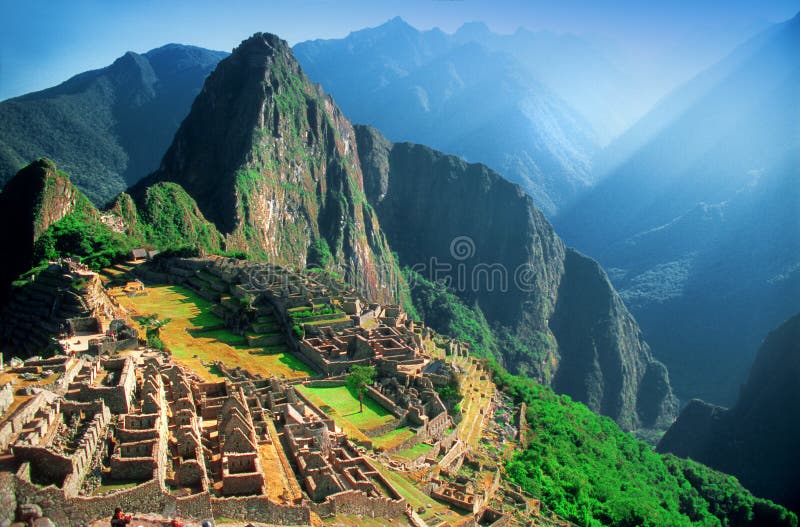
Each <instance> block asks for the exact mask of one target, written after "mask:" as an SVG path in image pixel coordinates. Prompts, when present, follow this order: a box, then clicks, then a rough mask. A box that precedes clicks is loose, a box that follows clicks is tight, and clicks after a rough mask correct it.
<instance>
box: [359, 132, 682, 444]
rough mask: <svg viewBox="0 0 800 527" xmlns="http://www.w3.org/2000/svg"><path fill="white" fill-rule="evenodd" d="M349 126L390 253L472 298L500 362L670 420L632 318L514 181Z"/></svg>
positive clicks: (618, 407)
mask: <svg viewBox="0 0 800 527" xmlns="http://www.w3.org/2000/svg"><path fill="white" fill-rule="evenodd" d="M356 135H357V138H358V151H359V154H360V156H361V164H362V168H363V170H364V175H365V189H366V194H367V198H368V199H369V201H370V203H371V204H372V206H373V207H374V208H375V210H376V211H377V214H378V217H379V219H380V221H381V225H382V226H383V229H384V231H385V232H386V235H387V237H388V239H389V242H390V244H391V246H392V249H393V250H395V251H397V254H398V255H399V257H400V261H401V263H402V264H403V265H407V266H410V267H412V268H414V269H415V270H416V271H417V272H418V273H420V274H422V275H423V276H425V277H426V278H429V279H432V280H437V279H444V280H447V281H449V284H450V287H451V289H452V290H454V291H455V292H456V294H458V296H459V297H461V298H462V299H464V300H465V301H466V302H467V303H477V304H478V305H479V307H480V308H481V310H482V311H483V312H484V313H485V314H486V318H487V320H488V321H489V322H490V324H492V325H493V326H494V328H495V333H496V334H497V335H498V337H499V338H500V340H501V341H502V344H501V346H500V348H501V350H502V351H501V354H502V359H503V361H504V362H505V365H506V367H507V368H509V369H510V370H511V371H513V372H515V373H522V374H526V375H529V376H532V377H535V378H538V379H539V380H540V381H542V382H545V383H549V384H552V386H553V387H554V388H555V389H557V390H559V391H560V392H561V393H566V394H568V395H570V396H572V397H573V398H575V399H577V400H579V401H581V402H584V403H586V404H587V405H588V406H589V407H591V408H592V409H593V410H595V411H597V412H601V413H604V414H606V415H609V416H611V417H613V418H614V419H615V420H616V421H617V422H618V423H619V424H620V425H621V426H622V427H623V428H626V429H636V428H639V427H659V426H661V427H663V426H666V425H668V424H669V422H671V419H672V418H673V417H674V415H675V412H676V403H675V399H674V397H673V395H672V391H671V388H670V385H669V379H668V375H667V371H666V368H665V367H664V366H663V365H662V364H661V363H659V362H658V361H656V360H655V359H654V358H653V356H652V354H651V353H650V349H649V348H648V346H647V344H646V343H645V342H644V340H643V339H642V337H641V333H640V331H639V328H638V326H637V324H636V321H635V320H634V319H633V317H632V316H631V315H630V313H628V311H627V309H626V308H625V306H624V304H623V302H622V301H621V299H620V298H619V296H618V295H617V293H616V292H615V291H614V288H613V287H612V286H611V284H610V282H609V281H608V278H607V277H606V275H605V273H604V272H603V271H602V269H601V268H600V267H599V266H598V265H597V263H596V262H594V261H592V260H590V259H589V258H586V257H585V256H583V255H581V254H579V253H577V252H575V251H573V250H571V249H568V248H566V247H565V246H564V244H563V242H562V241H561V239H560V238H559V237H558V236H557V235H556V233H555V232H554V231H553V228H552V227H551V226H550V224H549V223H548V222H547V220H546V219H545V218H544V216H543V215H542V213H541V212H540V211H539V210H538V209H537V208H536V207H535V206H534V205H533V203H532V201H531V199H530V197H528V196H527V195H526V194H525V193H524V192H523V191H522V189H521V188H520V187H519V186H517V185H513V184H511V183H509V182H508V181H506V180H504V179H503V178H502V177H500V176H499V175H498V174H497V173H495V172H493V171H492V170H490V169H488V168H487V167H485V166H483V165H478V164H468V163H466V162H465V161H463V160H461V159H458V158H456V157H454V156H448V155H445V154H442V153H440V152H436V151H434V150H431V149H429V148H427V147H424V146H419V145H413V144H407V143H403V144H399V143H398V144H393V143H391V142H390V141H388V140H386V139H385V138H384V137H382V136H381V135H380V134H379V133H378V132H377V131H376V130H374V129H372V128H368V127H360V126H359V127H356Z"/></svg>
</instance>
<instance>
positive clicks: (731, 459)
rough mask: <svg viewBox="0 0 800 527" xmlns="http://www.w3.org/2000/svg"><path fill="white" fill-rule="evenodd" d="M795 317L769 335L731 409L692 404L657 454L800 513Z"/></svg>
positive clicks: (799, 328)
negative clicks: (716, 473) (685, 461)
mask: <svg viewBox="0 0 800 527" xmlns="http://www.w3.org/2000/svg"><path fill="white" fill-rule="evenodd" d="M798 381H800V315H795V316H794V317H792V318H790V319H789V320H787V321H786V322H784V323H783V324H782V325H781V326H780V327H779V328H778V329H776V330H774V331H772V332H771V333H770V334H769V335H767V338H766V339H765V340H764V343H763V344H762V345H761V348H760V349H759V351H758V355H757V356H756V360H755V362H754V363H753V367H752V369H751V370H750V376H749V378H748V380H747V383H746V384H745V385H744V386H743V387H742V390H741V393H740V395H739V400H738V401H737V403H736V405H735V406H733V407H732V408H731V409H729V410H728V409H725V408H721V407H719V406H713V405H710V404H708V403H705V402H703V401H700V400H694V401H692V402H691V403H689V405H688V406H687V407H686V408H685V409H684V410H683V412H681V415H680V417H679V418H678V420H677V421H675V423H674V424H673V425H672V426H671V427H670V429H669V430H668V431H667V433H666V434H664V437H663V438H662V439H661V442H660V443H659V445H658V450H659V451H661V452H672V453H674V454H676V455H679V456H682V457H691V458H692V459H695V460H697V461H700V462H702V463H705V464H707V465H710V466H712V467H714V468H716V469H719V470H721V471H723V472H727V473H729V474H733V475H735V476H736V477H737V478H739V480H740V481H741V482H742V484H743V485H745V486H746V487H747V488H748V489H750V490H752V492H753V493H754V494H756V495H758V496H763V497H765V498H770V499H772V500H775V501H777V502H780V503H782V504H784V505H786V506H787V507H789V508H790V509H793V510H795V511H798V510H800V480H798V478H797V475H798V474H800V453H799V452H798V450H797V442H798V439H800V424H798V421H797V415H798V414H799V413H800V394H799V393H798V391H797V386H798Z"/></svg>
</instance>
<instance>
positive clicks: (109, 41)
mask: <svg viewBox="0 0 800 527" xmlns="http://www.w3.org/2000/svg"><path fill="white" fill-rule="evenodd" d="M798 11H800V0H668V1H663V2H658V3H657V5H656V2H653V1H650V0H618V1H611V0H541V1H540V0H529V1H524V0H494V1H487V0H405V1H395V0H364V1H347V0H293V1H292V0H250V1H244V0H240V1H236V0H231V1H227V2H224V3H223V2H211V1H208V0H179V1H164V0H162V1H155V0H141V1H134V0H127V1H116V0H102V1H101V0H93V1H81V0H72V1H59V0H47V1H38V0H23V1H16V2H12V1H10V0H0V100H3V99H6V98H8V97H13V96H16V95H21V94H23V93H27V92H30V91H34V90H39V89H43V88H46V87H49V86H53V85H55V84H58V83H59V82H62V81H64V80H66V79H67V78H69V77H70V76H72V75H74V74H76V73H80V72H82V71H85V70H88V69H95V68H100V67H103V66H106V65H108V64H110V63H111V62H113V61H114V59H115V58H117V57H119V56H120V55H122V54H123V53H124V52H125V51H136V52H144V51H147V50H150V49H152V48H155V47H159V46H161V45H163V44H166V43H169V42H178V43H182V44H194V45H198V46H203V47H207V48H213V49H221V50H227V51H230V50H231V49H232V48H233V47H234V46H236V44H238V43H239V42H240V41H241V40H243V39H244V38H246V37H247V36H249V35H251V34H253V33H255V32H257V31H269V32H272V33H276V34H278V35H280V36H281V37H283V38H284V39H286V40H288V41H289V42H290V43H291V44H294V43H296V42H300V41H302V40H307V39H313V38H332V37H343V36H345V35H347V34H348V33H349V32H350V31H352V30H356V29H361V28H364V27H372V26H377V25H380V24H381V23H383V22H385V21H386V20H387V19H389V18H392V17H394V16H398V15H399V16H402V17H403V18H404V19H405V20H407V21H408V22H409V23H410V24H412V25H413V26H415V27H417V28H420V29H429V28H432V27H436V26H438V27H440V28H441V29H443V30H445V31H447V32H452V31H454V30H455V29H457V28H458V27H459V26H460V25H461V24H463V23H464V22H470V21H476V20H479V21H484V22H486V23H487V24H488V25H489V27H490V28H491V29H492V30H494V31H496V32H499V33H509V32H512V31H514V30H515V29H516V28H518V27H519V26H523V27H526V28H528V29H531V30H540V29H548V30H552V31H555V32H569V33H577V34H582V35H587V36H592V37H595V38H604V39H610V40H613V41H615V42H617V43H618V44H619V45H620V46H622V47H623V48H625V49H627V50H629V51H640V52H642V51H645V52H650V51H653V50H656V51H657V50H659V49H662V48H668V47H670V46H679V45H680V44H681V39H683V38H685V36H686V35H687V34H694V35H697V34H698V33H699V34H703V32H704V31H706V30H707V28H713V31H715V32H717V33H722V34H726V35H728V34H729V33H735V32H737V31H741V32H745V31H746V28H748V27H752V26H753V25H755V24H759V23H760V24H763V23H764V22H780V21H783V20H786V19H788V18H791V17H792V16H794V15H795V14H796V13H797V12H798Z"/></svg>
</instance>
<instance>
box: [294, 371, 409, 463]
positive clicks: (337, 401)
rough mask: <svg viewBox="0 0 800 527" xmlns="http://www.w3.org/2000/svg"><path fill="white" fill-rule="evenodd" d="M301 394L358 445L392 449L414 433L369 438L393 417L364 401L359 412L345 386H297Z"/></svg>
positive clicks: (401, 430)
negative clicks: (369, 444) (371, 433)
mask: <svg viewBox="0 0 800 527" xmlns="http://www.w3.org/2000/svg"><path fill="white" fill-rule="evenodd" d="M297 388H298V390H300V392H301V393H302V394H303V395H305V396H306V397H308V398H309V399H310V400H311V401H312V402H313V403H314V404H316V405H317V406H319V407H320V408H322V410H323V411H325V412H326V413H327V414H328V415H330V416H331V418H332V419H333V420H334V422H335V423H336V426H338V427H339V428H341V429H342V430H343V431H344V432H345V433H346V434H347V435H348V436H349V437H351V438H353V439H354V440H356V441H358V442H366V441H371V442H372V445H373V446H374V447H380V448H384V449H388V448H393V447H395V446H397V445H399V444H400V443H402V442H403V441H406V440H407V439H409V438H411V437H413V435H414V432H413V431H412V430H411V429H410V428H408V427H401V428H397V429H395V430H392V431H390V432H388V433H386V434H383V435H380V436H372V435H370V432H371V431H372V430H375V429H376V428H379V427H381V426H383V425H385V424H387V423H390V422H391V421H393V420H394V419H395V417H394V416H393V415H392V414H390V413H389V412H387V411H386V410H385V409H384V408H383V407H382V406H381V405H379V404H378V403H376V402H375V401H373V400H372V399H370V398H369V397H364V411H363V412H361V411H360V406H359V403H358V398H357V397H356V396H354V395H353V394H352V393H351V392H350V390H349V389H348V388H347V387H346V386H336V387H311V386H304V385H300V386H298V387H297Z"/></svg>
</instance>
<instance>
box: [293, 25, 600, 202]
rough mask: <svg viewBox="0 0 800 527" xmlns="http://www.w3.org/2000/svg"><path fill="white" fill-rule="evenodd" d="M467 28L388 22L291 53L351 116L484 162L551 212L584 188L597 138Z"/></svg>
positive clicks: (503, 52)
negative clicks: (428, 28) (444, 29)
mask: <svg viewBox="0 0 800 527" xmlns="http://www.w3.org/2000/svg"><path fill="white" fill-rule="evenodd" d="M467 33H468V31H467V30H464V31H461V32H459V33H456V34H455V35H446V34H444V33H442V32H441V31H439V30H436V29H435V30H431V31H426V32H420V31H417V30H416V29H414V28H413V27H411V26H409V25H408V24H406V23H405V22H404V21H402V20H401V19H399V18H396V19H393V20H391V21H389V22H387V23H386V24H384V25H382V26H380V27H377V28H373V29H365V30H362V31H357V32H354V33H352V34H351V35H349V36H348V37H347V38H345V39H342V40H326V41H322V40H316V41H311V42H304V43H300V44H298V45H296V46H295V47H294V51H295V53H296V54H297V57H298V60H299V61H300V63H301V64H302V65H303V68H304V69H305V70H306V71H307V72H308V74H309V77H310V78H311V79H312V80H314V81H316V82H319V83H321V84H322V85H323V87H324V88H325V89H326V90H327V91H329V92H330V93H331V94H332V95H333V96H334V97H335V98H336V101H337V102H338V103H339V104H340V105H341V107H342V109H343V110H344V112H345V113H346V114H347V115H348V116H349V117H350V119H352V120H353V121H354V122H362V123H367V124H371V125H374V126H376V127H377V128H379V129H380V130H382V131H383V132H384V133H385V134H386V135H387V137H389V138H391V139H393V140H397V141H414V142H416V143H423V144H428V145H430V146H432V147H434V148H438V149H440V150H443V151H447V152H452V153H453V154H456V155H459V156H462V157H464V158H466V159H468V160H471V161H480V162H483V163H486V164H488V165H489V166H491V167H493V168H495V169H496V170H498V171H500V172H501V173H502V174H504V175H505V176H506V177H508V178H509V179H511V180H512V181H514V182H516V183H519V184H520V185H522V186H523V187H524V188H525V190H526V191H528V193H529V194H531V196H533V198H534V202H535V203H536V204H537V205H538V206H539V207H540V208H541V209H542V210H544V211H545V212H546V213H548V214H552V213H554V212H555V211H556V210H558V209H559V207H561V206H563V205H564V204H565V203H568V202H570V201H571V200H572V199H574V198H575V196H577V195H578V194H579V193H581V192H582V191H584V190H585V189H586V188H588V187H589V186H590V185H591V183H592V180H591V158H592V156H593V155H594V153H595V152H596V150H597V148H598V146H597V138H596V135H595V133H594V131H593V130H592V127H591V126H590V125H589V124H588V123H587V122H586V120H585V119H584V118H583V117H582V116H581V115H579V114H578V113H577V112H575V111H574V110H573V109H572V108H571V107H570V106H569V105H568V104H566V103H565V102H564V101H563V100H561V99H560V98H559V97H558V96H557V95H556V94H554V92H553V91H552V90H551V89H550V88H548V87H547V86H545V85H544V84H543V83H541V82H539V81H538V80H537V78H536V76H535V75H533V74H532V73H531V72H530V68H529V67H528V66H525V65H523V64H522V62H520V60H519V59H518V57H516V56H515V55H514V54H512V53H510V52H509V51H508V50H507V49H498V50H493V49H492V48H491V47H487V45H484V44H486V43H491V42H493V41H492V39H491V38H489V37H487V38H483V37H481V36H475V37H474V38H473V37H471V36H469V35H468V34H467ZM490 36H491V35H490ZM501 47H502V46H498V48H501ZM511 47H513V46H506V48H511ZM525 56H529V55H525Z"/></svg>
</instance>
